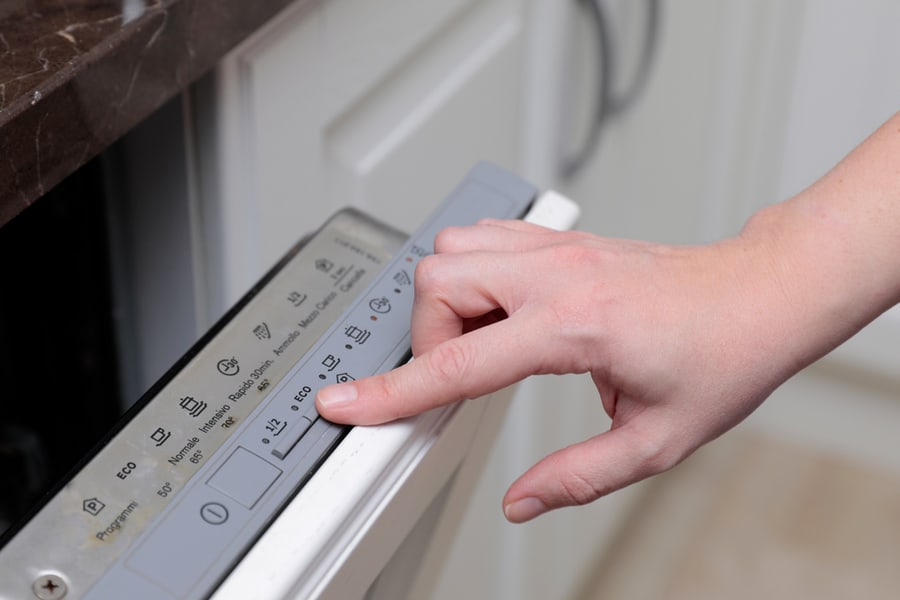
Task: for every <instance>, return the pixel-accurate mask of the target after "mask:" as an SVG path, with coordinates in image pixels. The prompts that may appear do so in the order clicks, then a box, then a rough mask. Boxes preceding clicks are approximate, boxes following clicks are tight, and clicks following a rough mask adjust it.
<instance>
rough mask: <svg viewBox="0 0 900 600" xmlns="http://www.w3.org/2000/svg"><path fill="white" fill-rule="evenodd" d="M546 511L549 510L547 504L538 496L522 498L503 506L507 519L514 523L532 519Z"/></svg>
mask: <svg viewBox="0 0 900 600" xmlns="http://www.w3.org/2000/svg"><path fill="white" fill-rule="evenodd" d="M545 512H547V505H546V504H544V503H543V502H541V501H540V500H539V499H537V498H522V499H520V500H516V501H515V502H510V503H509V504H507V505H506V506H504V507H503V514H504V515H506V519H507V520H508V521H512V522H513V523H524V522H525V521H530V520H531V519H533V518H535V517H536V516H538V515H540V514H543V513H545Z"/></svg>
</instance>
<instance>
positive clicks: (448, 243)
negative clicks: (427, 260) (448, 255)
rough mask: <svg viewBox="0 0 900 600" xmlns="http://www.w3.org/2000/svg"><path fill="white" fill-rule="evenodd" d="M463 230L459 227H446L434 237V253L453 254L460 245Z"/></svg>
mask: <svg viewBox="0 0 900 600" xmlns="http://www.w3.org/2000/svg"><path fill="white" fill-rule="evenodd" d="M460 234H461V230H460V228H459V227H445V228H443V229H441V230H440V231H438V232H437V235H436V236H434V251H435V252H436V253H438V254H440V253H441V252H452V251H453V250H454V248H456V247H457V246H458V245H459V240H460V237H461V236H460Z"/></svg>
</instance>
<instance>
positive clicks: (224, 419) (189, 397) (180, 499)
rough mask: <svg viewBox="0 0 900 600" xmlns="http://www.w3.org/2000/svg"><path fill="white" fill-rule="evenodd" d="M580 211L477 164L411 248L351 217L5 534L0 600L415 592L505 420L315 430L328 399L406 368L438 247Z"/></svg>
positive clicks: (485, 417) (299, 255)
mask: <svg viewBox="0 0 900 600" xmlns="http://www.w3.org/2000/svg"><path fill="white" fill-rule="evenodd" d="M575 212H576V211H575V209H574V208H573V205H571V203H568V202H566V201H564V200H563V199H561V198H558V197H556V196H555V195H553V194H545V195H544V196H542V197H541V198H540V199H539V198H538V193H537V190H536V189H535V188H534V187H533V186H531V185H530V184H528V183H526V182H524V181H522V180H521V179H520V178H518V177H517V176H515V175H513V174H511V173H508V172H506V171H503V170H502V169H499V168H497V167H495V166H493V165H490V164H486V163H482V164H479V165H477V166H476V167H475V168H474V169H473V170H472V171H471V172H470V173H469V174H468V175H467V176H466V177H465V178H464V180H463V181H462V182H460V184H459V185H458V186H457V187H456V188H454V190H453V191H452V192H451V193H450V195H449V197H448V198H447V199H446V200H445V202H443V203H442V204H441V205H440V206H439V207H438V208H437V209H436V211H435V212H434V213H433V214H432V215H431V216H430V217H429V218H428V219H427V220H426V222H425V223H424V224H423V225H422V227H421V228H419V229H418V230H417V231H416V232H415V233H413V235H412V236H410V237H409V238H408V239H404V237H405V236H403V235H402V234H400V233H399V232H397V231H396V230H394V229H392V228H391V227H389V226H387V225H384V224H381V223H379V222H378V221H377V220H376V219H374V218H372V217H369V216H367V215H365V214H363V213H361V212H359V211H356V210H353V209H347V210H344V211H341V212H339V213H337V214H336V215H335V216H334V217H332V218H331V219H330V220H329V221H328V222H327V223H325V224H324V225H323V226H322V227H321V228H320V229H319V231H318V232H317V233H316V234H314V235H313V236H311V237H310V238H308V239H306V240H304V241H302V242H301V243H299V244H298V245H297V246H296V247H295V248H294V249H293V250H292V251H291V252H289V253H288V255H287V256H285V257H284V258H283V259H282V260H281V261H279V263H278V264H276V265H275V266H274V267H273V268H272V270H271V271H270V272H269V273H268V274H267V275H266V276H265V277H264V278H263V279H262V280H261V281H260V282H259V283H258V284H257V285H256V286H254V288H253V289H252V290H251V291H250V292H249V293H248V294H247V295H246V296H245V297H244V298H243V299H242V300H241V301H240V302H239V303H238V304H237V305H236V306H235V307H234V308H233V309H232V310H231V311H229V312H228V313H227V314H226V315H225V316H224V317H223V318H222V319H221V320H220V321H219V322H218V323H217V324H216V325H215V326H214V327H213V329H212V330H211V331H210V332H209V333H208V334H207V335H205V336H204V337H203V338H202V339H201V340H200V341H199V342H198V343H197V344H196V345H195V346H194V347H193V348H192V349H191V350H190V351H189V352H188V353H187V354H186V355H185V356H184V357H183V358H182V359H181V360H179V361H178V362H177V363H176V364H175V365H174V366H173V367H172V369H170V370H169V372H168V373H167V374H166V375H165V376H164V377H163V378H162V380H160V381H159V382H158V383H157V384H156V385H155V386H153V388H152V389H151V390H150V391H149V392H148V393H147V394H146V395H145V396H144V398H142V399H141V400H140V401H139V402H138V403H137V404H136V405H135V406H134V407H133V408H132V409H131V410H130V411H129V413H128V414H126V415H125V417H124V418H123V419H122V421H120V422H119V423H118V425H117V426H116V427H115V428H114V429H113V430H112V431H110V432H109V434H108V435H107V437H106V438H105V439H104V440H103V441H102V442H101V443H100V444H99V445H98V446H97V447H96V448H95V449H94V450H93V451H92V452H91V453H90V454H89V455H88V456H85V457H83V459H82V461H81V464H80V465H79V466H78V467H77V468H76V469H75V471H74V472H73V473H71V474H70V475H69V476H68V477H67V478H65V479H64V480H63V481H60V482H59V483H58V485H57V487H56V489H55V490H54V491H53V492H51V493H50V494H48V496H47V497H46V499H45V500H44V502H43V504H42V505H41V506H39V507H35V509H34V510H33V511H32V513H31V514H30V515H29V516H28V517H27V518H26V519H25V520H24V521H23V522H22V523H20V524H18V525H17V526H16V527H15V528H13V529H11V530H10V531H8V532H7V534H5V535H4V537H3V540H2V541H0V597H2V598H7V597H9V598H24V597H37V598H41V599H50V600H55V599H57V598H62V597H65V598H89V599H104V598H113V597H128V598H130V599H131V600H141V599H147V600H150V599H153V600H169V599H171V600H182V599H189V598H205V597H210V596H214V597H216V598H249V597H252V598H310V597H333V598H353V597H363V596H365V595H366V594H369V595H370V596H374V595H377V594H379V593H381V592H379V591H378V590H390V591H389V592H385V597H397V593H401V594H402V592H400V591H399V590H401V588H403V587H404V586H406V585H407V582H408V581H411V580H412V579H413V578H414V577H415V573H416V566H417V565H415V561H414V560H408V557H413V558H414V557H415V556H416V554H417V551H416V540H418V539H422V540H425V539H427V538H428V537H430V536H429V535H427V530H428V527H429V523H430V522H434V519H435V518H436V516H438V515H439V514H440V513H441V512H442V511H443V510H444V508H445V507H444V504H445V502H444V501H445V500H447V499H450V498H452V497H456V496H458V494H459V493H465V488H464V485H463V484H464V483H465V481H466V480H468V479H471V477H469V476H466V477H463V476H462V473H463V471H471V472H474V471H475V469H473V468H466V469H461V468H460V465H462V464H463V461H464V459H465V458H466V457H467V456H470V457H471V458H472V461H471V463H470V464H472V465H475V464H476V463H477V460H478V459H479V458H480V457H483V456H484V455H485V454H486V451H487V448H488V447H489V441H490V436H491V433H492V432H493V431H494V430H495V429H496V427H497V425H498V424H499V423H500V421H501V419H502V414H503V411H504V409H505V403H504V402H502V401H498V402H491V403H484V402H466V403H462V404H459V405H456V406H452V407H447V408H444V409H441V410H435V411H431V412H429V413H425V414H423V415H420V416H418V417H415V418H411V419H407V420H404V421H401V422H397V423H392V424H389V425H383V426H380V427H368V428H362V427H357V428H351V427H346V426H339V425H335V424H333V423H330V422H328V421H326V420H324V419H322V418H321V417H319V415H318V414H317V412H316V410H315V404H314V397H315V393H316V390H317V389H318V388H320V387H322V386H324V385H326V384H328V383H333V382H341V381H345V380H348V379H355V378H360V377H365V376H368V375H371V374H374V373H378V372H383V371H385V370H388V369H390V368H393V367H394V366H396V365H398V364H400V363H401V362H402V361H404V360H407V359H408V357H409V354H410V350H409V335H410V332H409V316H410V314H411V310H412V302H413V283H414V282H413V278H414V273H415V264H416V262H417V261H418V260H419V259H421V258H422V257H424V256H427V255H428V254H430V253H432V252H433V240H434V236H435V235H436V233H437V232H438V231H439V230H440V229H442V228H443V227H445V226H449V225H464V224H469V223H474V222H475V221H476V220H478V219H479V218H481V217H499V218H520V217H523V216H527V215H530V216H531V219H532V220H535V221H537V222H544V223H547V224H554V222H555V223H556V224H557V225H561V226H566V225H567V224H570V223H571V221H572V220H574V213H575ZM554 219H555V221H554ZM456 490H459V492H457V491H456ZM451 504H452V503H451ZM448 508H449V505H448ZM411 532H412V534H411ZM422 532H425V534H423V533H422ZM404 540H407V543H406V544H405V545H404V544H403V542H404ZM407 548H411V550H407ZM392 557H393V558H392ZM389 565H391V566H389ZM386 566H389V567H388V568H387V569H385V567H386ZM376 580H377V581H378V583H377V584H376V585H374V586H373V583H374V582H376Z"/></svg>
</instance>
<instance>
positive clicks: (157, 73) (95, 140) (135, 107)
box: [0, 0, 302, 226]
mask: <svg viewBox="0 0 900 600" xmlns="http://www.w3.org/2000/svg"><path fill="white" fill-rule="evenodd" d="M300 1H302V0H300ZM291 3H292V1H291V0H266V1H257V2H246V1H245V0H173V1H171V2H169V3H168V4H166V3H160V4H159V5H156V6H153V7H151V8H148V9H147V11H146V12H145V13H144V14H142V15H141V16H140V17H139V18H137V19H135V20H134V21H131V22H129V23H127V24H126V25H124V26H122V27H121V28H120V29H118V30H117V31H116V32H114V33H112V34H111V35H110V36H109V37H108V38H107V39H104V40H103V41H101V42H100V43H98V44H96V45H95V46H94V47H92V48H91V49H90V50H88V51H87V52H85V53H84V54H82V55H80V56H78V57H77V58H76V59H75V60H73V61H70V62H69V63H67V64H65V65H63V66H62V67H61V68H60V69H59V70H58V71H56V72H55V73H52V74H50V76H49V77H47V78H46V79H45V81H44V82H43V83H42V84H41V85H39V86H38V87H36V88H35V89H34V90H33V91H31V92H29V93H28V94H27V95H22V96H20V97H19V98H16V99H14V100H13V101H12V102H10V103H9V104H8V105H6V107H5V109H4V110H3V112H2V114H0V226H2V225H4V224H6V223H7V222H9V221H10V220H12V219H13V218H14V217H15V216H16V215H18V214H19V213H20V212H22V211H23V210H25V208H27V207H28V206H29V205H31V204H32V203H33V202H34V201H35V200H37V199H38V198H40V197H41V196H42V195H43V194H44V193H45V192H47V191H48V190H49V189H51V188H52V187H53V186H54V185H56V184H57V183H59V182H60V181H62V180H63V179H64V178H65V177H66V176H67V175H69V174H71V173H73V172H74V171H75V170H76V169H78V168H79V167H81V166H82V165H84V164H85V163H86V162H87V161H89V160H90V159H91V158H93V157H94V156H96V155H97V154H99V153H100V152H102V151H103V150H104V149H106V148H107V147H108V146H109V145H110V144H112V143H113V142H114V141H116V140H117V139H118V138H120V137H121V136H122V135H123V134H125V133H126V132H127V131H128V130H130V129H131V128H132V127H134V126H135V125H136V124H137V123H139V122H140V121H141V120H143V119H144V118H146V117H147V116H149V115H150V114H151V113H153V111H155V110H156V109H157V108H159V107H160V106H162V104H164V103H165V102H166V101H167V100H169V99H171V98H172V97H174V96H175V95H177V94H178V93H179V92H181V91H182V90H184V89H185V88H186V87H187V86H188V85H190V84H191V83H192V82H193V81H195V80H196V79H197V78H198V77H200V76H201V75H203V74H204V73H206V72H207V71H208V70H209V69H210V68H212V67H213V66H214V65H215V64H216V63H217V62H218V61H219V60H220V59H221V58H222V57H223V56H224V55H225V54H226V53H227V52H228V51H229V50H231V49H232V48H234V47H235V46H236V45H237V44H238V43H240V42H241V41H243V40H244V39H246V38H247V37H248V36H250V35H251V34H252V33H253V32H255V31H256V30H258V29H259V28H260V27H261V26H262V25H263V24H264V23H265V22H266V21H268V20H269V19H271V18H272V17H273V16H275V15H276V14H277V13H278V12H279V11H281V10H282V9H283V8H285V7H286V6H287V5H289V4H291Z"/></svg>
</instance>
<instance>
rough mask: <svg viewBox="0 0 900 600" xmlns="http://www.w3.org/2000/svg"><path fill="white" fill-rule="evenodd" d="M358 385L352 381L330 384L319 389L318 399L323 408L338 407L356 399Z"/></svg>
mask: <svg viewBox="0 0 900 600" xmlns="http://www.w3.org/2000/svg"><path fill="white" fill-rule="evenodd" d="M356 397H357V392H356V386H355V385H353V384H352V383H347V384H341V385H330V386H328V387H326V388H322V389H321V390H319V394H318V396H317V399H318V401H319V406H320V407H322V408H336V407H339V406H344V405H345V404H350V403H351V402H353V401H354V400H356Z"/></svg>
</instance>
